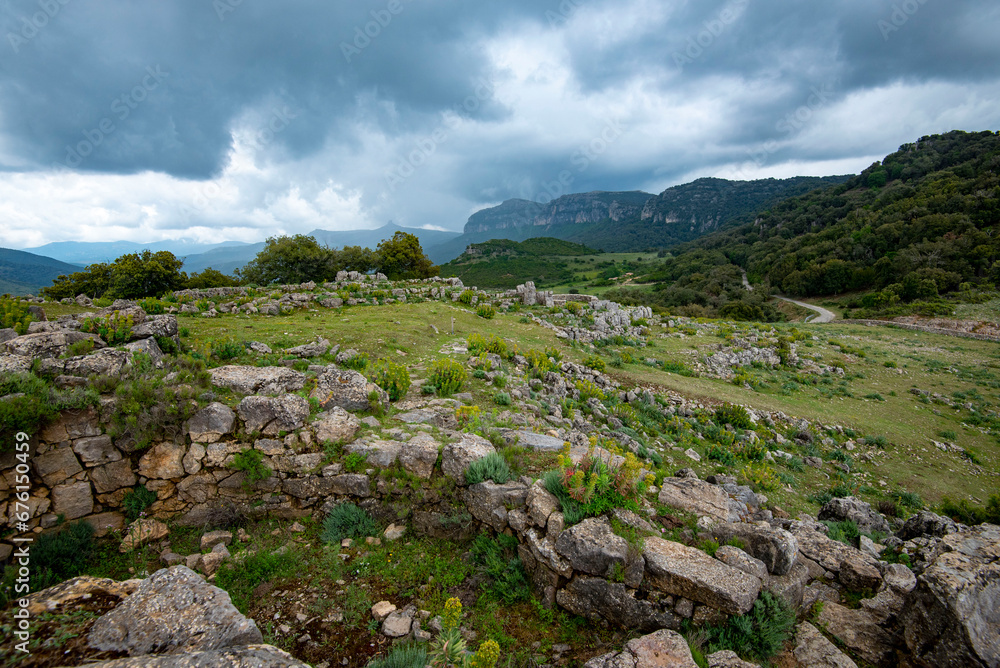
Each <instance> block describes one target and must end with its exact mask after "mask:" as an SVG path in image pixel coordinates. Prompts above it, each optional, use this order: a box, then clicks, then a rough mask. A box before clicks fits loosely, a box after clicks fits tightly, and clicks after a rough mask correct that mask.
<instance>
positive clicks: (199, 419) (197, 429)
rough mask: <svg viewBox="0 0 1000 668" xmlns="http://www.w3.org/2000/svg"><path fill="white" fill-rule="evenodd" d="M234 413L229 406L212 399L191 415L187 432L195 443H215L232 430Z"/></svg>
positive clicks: (234, 418)
mask: <svg viewBox="0 0 1000 668" xmlns="http://www.w3.org/2000/svg"><path fill="white" fill-rule="evenodd" d="M235 421H236V414H235V413H233V409H231V408H230V407H229V406H227V405H225V404H223V403H219V402H218V401H214V402H212V403H210V404H209V405H208V406H205V407H204V408H202V409H201V410H200V411H198V412H197V413H195V414H194V415H193V416H191V419H190V420H188V425H187V427H188V434H190V436H191V440H192V441H194V442H197V443H216V442H218V441H219V439H221V438H222V437H223V436H225V435H226V434H230V433H232V431H233V423H234V422H235Z"/></svg>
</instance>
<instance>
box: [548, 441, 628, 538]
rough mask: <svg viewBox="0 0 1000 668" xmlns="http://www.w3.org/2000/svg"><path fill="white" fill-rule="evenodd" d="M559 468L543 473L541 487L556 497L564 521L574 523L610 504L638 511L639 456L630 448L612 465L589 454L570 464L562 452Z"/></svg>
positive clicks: (613, 506)
mask: <svg viewBox="0 0 1000 668" xmlns="http://www.w3.org/2000/svg"><path fill="white" fill-rule="evenodd" d="M560 459H561V464H560V468H559V469H558V470H555V471H549V472H548V473H546V474H545V476H544V478H543V481H544V484H545V489H547V490H548V491H549V493H550V494H552V495H554V496H555V497H556V498H557V499H559V503H560V506H561V508H562V512H563V516H564V517H565V519H566V524H576V523H577V522H579V521H581V520H583V519H585V518H587V517H596V516H598V515H603V514H604V513H606V512H608V511H609V510H612V509H613V508H626V509H628V510H631V511H633V512H637V511H638V508H639V506H638V499H639V496H640V486H639V485H640V483H638V482H637V480H636V478H637V476H638V473H639V470H640V468H641V466H640V464H639V460H638V459H637V458H636V456H635V455H634V454H632V453H631V452H626V453H625V461H624V463H622V465H621V466H618V467H614V466H611V465H610V464H609V463H607V462H605V461H604V460H602V459H601V458H600V457H594V456H591V455H590V454H588V455H586V456H585V457H584V458H583V459H581V460H580V463H579V464H573V463H572V462H570V461H569V458H568V456H567V455H566V454H565V453H564V454H563V455H562V456H561V458H560Z"/></svg>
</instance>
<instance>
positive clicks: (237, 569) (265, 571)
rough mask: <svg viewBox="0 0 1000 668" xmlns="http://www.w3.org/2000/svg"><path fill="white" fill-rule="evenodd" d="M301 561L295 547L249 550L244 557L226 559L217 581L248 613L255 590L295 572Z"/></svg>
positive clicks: (235, 603) (217, 584) (240, 608)
mask: <svg viewBox="0 0 1000 668" xmlns="http://www.w3.org/2000/svg"><path fill="white" fill-rule="evenodd" d="M299 561H300V560H299V557H298V555H297V554H296V553H295V552H294V551H293V550H287V551H284V550H279V551H275V552H267V551H264V550H261V551H258V552H256V553H253V552H248V553H247V555H246V556H245V557H244V558H243V559H229V560H227V561H225V562H223V564H222V566H220V567H219V570H218V572H217V573H216V575H215V584H216V586H218V587H221V588H222V589H225V590H226V591H227V592H229V596H230V597H231V598H232V600H233V605H235V606H236V608H237V609H238V610H239V611H240V612H242V613H243V614H247V612H248V610H249V608H250V602H251V600H252V599H253V590H254V589H255V588H256V587H257V586H258V585H260V584H261V583H263V582H268V581H272V580H276V579H279V578H283V577H288V576H290V575H292V574H294V573H295V571H296V569H297V568H299V566H300V563H299Z"/></svg>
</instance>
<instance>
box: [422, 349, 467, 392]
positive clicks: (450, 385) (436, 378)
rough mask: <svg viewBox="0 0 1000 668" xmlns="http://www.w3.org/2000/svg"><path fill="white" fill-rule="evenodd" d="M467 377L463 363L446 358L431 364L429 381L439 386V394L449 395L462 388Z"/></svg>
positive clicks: (436, 386)
mask: <svg viewBox="0 0 1000 668" xmlns="http://www.w3.org/2000/svg"><path fill="white" fill-rule="evenodd" d="M465 379H466V373H465V369H464V368H463V367H462V365H461V364H459V363H458V362H456V361H455V360H453V359H447V358H446V359H442V360H438V361H437V362H435V363H434V364H432V365H431V370H430V374H429V375H428V378H427V382H428V383H430V384H431V385H432V386H434V387H435V388H437V392H438V394H440V395H441V396H448V395H450V394H454V393H455V392H458V391H459V390H461V389H462V385H463V384H465Z"/></svg>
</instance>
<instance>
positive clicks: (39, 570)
mask: <svg viewBox="0 0 1000 668" xmlns="http://www.w3.org/2000/svg"><path fill="white" fill-rule="evenodd" d="M93 547H94V527H92V526H91V525H90V524H88V523H87V522H75V523H73V524H63V525H61V526H59V527H58V528H56V529H55V530H54V531H49V532H46V533H43V534H42V535H40V536H39V537H38V542H37V543H35V545H33V546H32V547H31V565H32V567H33V571H34V572H33V573H32V577H31V589H32V591H39V590H41V589H45V588H46V587H51V586H52V585H54V584H58V583H60V582H62V581H63V580H67V579H69V578H71V577H75V576H77V575H79V574H80V573H82V572H83V569H84V567H85V566H86V564H87V561H88V560H89V559H90V554H91V552H92V550H93Z"/></svg>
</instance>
